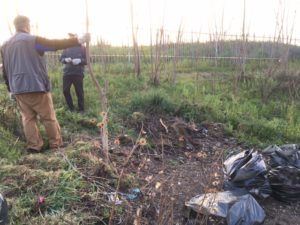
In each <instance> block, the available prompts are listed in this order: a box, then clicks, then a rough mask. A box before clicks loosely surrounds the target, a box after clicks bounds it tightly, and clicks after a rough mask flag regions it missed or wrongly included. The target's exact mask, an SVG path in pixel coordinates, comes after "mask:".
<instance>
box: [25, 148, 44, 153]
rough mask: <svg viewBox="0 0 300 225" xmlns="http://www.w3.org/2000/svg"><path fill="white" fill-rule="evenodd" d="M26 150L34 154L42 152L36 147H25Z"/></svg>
mask: <svg viewBox="0 0 300 225" xmlns="http://www.w3.org/2000/svg"><path fill="white" fill-rule="evenodd" d="M26 151H27V152H28V153H29V154H36V153H41V152H42V150H38V149H34V148H27V149H26Z"/></svg>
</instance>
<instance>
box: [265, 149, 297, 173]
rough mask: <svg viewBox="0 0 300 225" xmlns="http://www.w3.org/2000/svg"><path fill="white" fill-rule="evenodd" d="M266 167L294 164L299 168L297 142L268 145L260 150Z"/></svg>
mask: <svg viewBox="0 0 300 225" xmlns="http://www.w3.org/2000/svg"><path fill="white" fill-rule="evenodd" d="M262 154H263V156H264V157H265V161H266V163H267V165H268V167H269V168H270V169H271V168H275V167H277V166H295V167H297V168H299V169H300V149H299V145H297V144H286V145H281V146H277V145H270V146H268V147H267V148H265V149H264V150H263V151H262Z"/></svg>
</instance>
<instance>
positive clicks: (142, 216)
mask: <svg viewBox="0 0 300 225" xmlns="http://www.w3.org/2000/svg"><path fill="white" fill-rule="evenodd" d="M142 118H143V120H142V122H141V121H139V120H137V121H135V120H130V122H128V123H127V126H128V127H130V128H133V129H135V130H136V131H139V132H140V135H141V137H143V138H145V140H147V141H148V142H151V147H149V145H144V146H140V147H139V148H137V149H136V150H135V151H134V153H133V154H132V155H131V156H130V161H129V162H128V165H127V166H126V169H125V173H130V174H135V175H136V178H137V180H138V185H139V186H138V188H139V189H140V190H141V192H142V193H143V197H140V198H137V199H135V200H131V201H129V202H128V204H129V205H130V207H129V209H130V211H131V212H130V213H131V215H132V219H133V220H135V223H136V224H153V225H154V224H178V225H181V224H187V225H192V224H226V220H225V219H223V218H219V217H214V216H209V215H202V214H199V213H198V214H197V213H195V212H194V211H193V210H191V209H189V208H187V207H186V206H185V202H187V201H189V200H190V199H191V198H192V197H194V196H196V195H199V194H203V193H210V192H219V191H223V189H222V187H223V179H224V172H223V160H224V157H225V155H226V154H228V153H229V152H230V151H232V150H235V151H243V150H249V149H247V147H245V146H243V144H242V143H240V142H239V141H238V140H237V139H235V138H233V137H230V136H228V135H226V132H225V131H224V128H223V125H222V124H217V123H202V124H198V125H196V124H194V123H186V122H184V121H183V120H181V119H178V118H163V117H160V116H153V115H151V116H145V115H142ZM116 139H118V140H119V141H120V142H119V143H120V145H119V146H118V147H117V148H116V149H115V150H114V151H113V152H112V155H113V157H114V155H123V156H128V155H130V149H132V140H130V139H129V138H128V136H126V135H120V136H119V137H117V138H116ZM258 150H259V149H258ZM121 191H122V187H121ZM123 191H126V189H125V188H124V189H123ZM127 191H128V190H127ZM257 201H258V202H259V204H260V205H261V207H262V208H263V209H264V210H265V214H266V217H265V221H264V224H265V225H288V224H295V225H297V224H299V225H300V219H299V217H300V203H299V202H294V203H283V202H280V201H277V200H276V199H274V198H272V197H268V198H266V199H264V200H261V199H257ZM123 219H124V218H123ZM131 222H132V221H131ZM123 223H124V224H126V223H129V224H130V222H128V220H126V219H124V220H123Z"/></svg>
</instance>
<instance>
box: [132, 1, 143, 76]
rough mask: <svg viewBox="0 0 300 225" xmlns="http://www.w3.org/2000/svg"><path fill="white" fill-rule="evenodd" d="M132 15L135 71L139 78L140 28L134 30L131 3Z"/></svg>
mask: <svg viewBox="0 0 300 225" xmlns="http://www.w3.org/2000/svg"><path fill="white" fill-rule="evenodd" d="M130 13H131V30H132V42H133V52H134V71H135V74H136V76H137V77H139V76H140V75H141V63H140V51H139V46H138V41H137V31H138V28H136V29H135V28H134V19H133V4H132V1H131V2H130Z"/></svg>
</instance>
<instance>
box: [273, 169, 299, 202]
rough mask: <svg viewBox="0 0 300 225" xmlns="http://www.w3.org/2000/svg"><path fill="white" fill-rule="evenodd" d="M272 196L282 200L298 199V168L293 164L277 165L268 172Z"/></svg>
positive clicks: (291, 200)
mask: <svg viewBox="0 0 300 225" xmlns="http://www.w3.org/2000/svg"><path fill="white" fill-rule="evenodd" d="M268 178H269V182H270V185H271V188H272V196H273V197H274V198H276V199H278V200H280V201H283V202H293V201H298V200H300V169H299V168H297V167H295V166H278V167H276V168H273V169H271V170H270V171H269V173H268Z"/></svg>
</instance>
